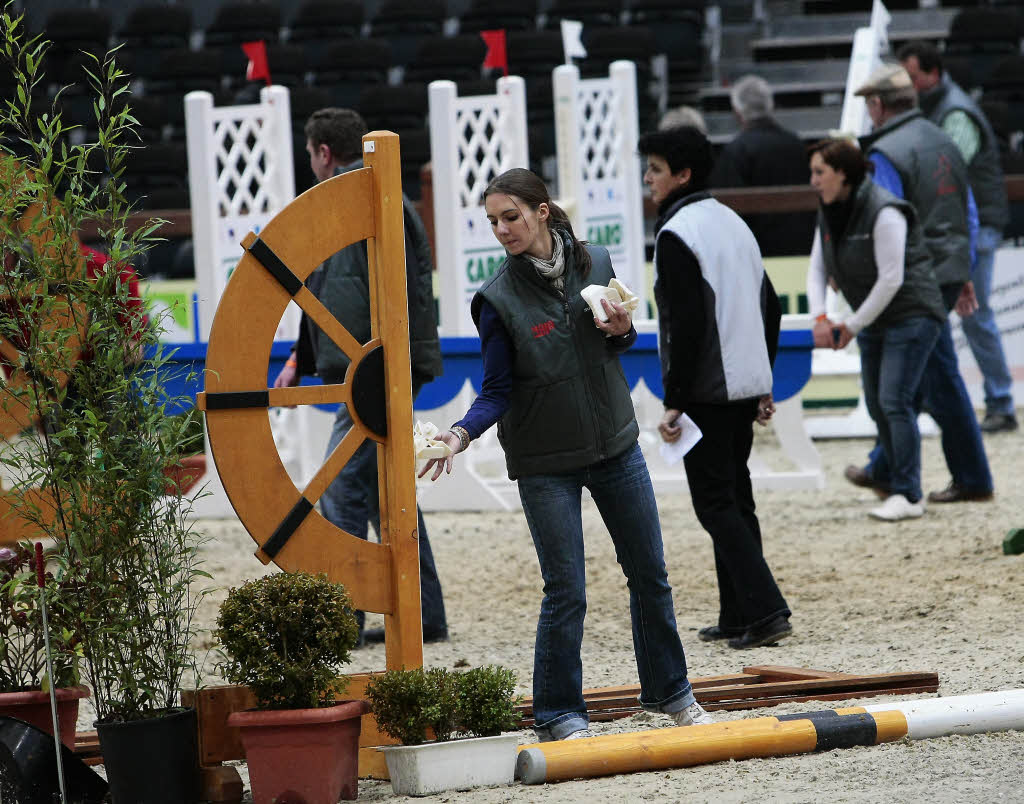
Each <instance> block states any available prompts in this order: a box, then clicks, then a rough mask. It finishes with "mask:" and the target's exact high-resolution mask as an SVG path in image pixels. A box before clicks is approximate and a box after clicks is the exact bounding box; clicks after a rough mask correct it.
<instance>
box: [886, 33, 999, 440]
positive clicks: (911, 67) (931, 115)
mask: <svg viewBox="0 0 1024 804" xmlns="http://www.w3.org/2000/svg"><path fill="white" fill-rule="evenodd" d="M899 59H900V62H901V63H902V64H903V66H904V68H906V71H907V73H908V74H909V75H910V79H911V81H912V82H913V84H914V89H915V90H917V99H918V103H919V104H920V106H921V110H922V111H923V112H924V113H925V114H926V115H927V116H928V119H929V120H931V121H932V122H933V123H935V125H937V126H940V127H941V128H942V130H943V131H945V132H946V134H948V135H949V138H950V139H951V140H953V142H954V143H955V144H956V147H957V148H958V149H959V150H960V153H961V155H962V156H963V158H964V162H966V163H967V177H968V180H969V181H970V183H971V190H972V191H973V192H974V197H975V199H976V200H977V202H978V220H979V227H978V243H977V252H978V258H977V262H976V263H975V266H974V275H973V276H972V280H973V289H974V293H975V297H976V299H977V305H978V309H977V310H975V311H974V313H973V314H972V315H966V316H964V318H963V328H964V335H966V336H967V344H968V345H969V346H970V347H971V352H972V353H973V354H974V359H975V360H976V361H977V362H978V368H979V369H981V374H982V376H983V377H984V385H985V419H984V421H982V423H981V429H982V430H984V431H985V432H986V433H997V432H1002V431H1008V430H1016V429H1017V417H1016V415H1015V412H1014V407H1013V378H1012V377H1011V376H1010V369H1009V367H1008V366H1007V364H1006V355H1005V354H1004V353H1003V340H1002V335H1001V334H1000V332H999V327H998V325H997V324H996V320H995V313H994V312H993V311H992V307H991V305H990V304H989V294H990V292H991V290H992V268H993V266H994V264H995V251H996V248H998V246H999V243H1000V242H1001V241H1002V239H1003V229H1004V228H1005V227H1006V224H1007V223H1008V222H1009V220H1010V207H1009V202H1008V200H1007V198H1006V183H1005V180H1004V178H1003V168H1002V163H1001V161H1000V157H999V145H998V143H997V141H996V135H995V132H994V131H993V130H992V126H990V125H989V122H988V119H987V118H986V117H985V114H984V112H982V111H981V109H979V108H978V105H977V104H976V103H975V102H974V100H973V99H972V98H971V96H970V95H968V94H967V93H966V92H964V91H963V90H962V89H961V88H960V87H959V86H958V85H957V83H956V82H955V81H954V80H953V79H952V78H950V77H949V73H947V72H944V71H943V69H942V57H941V56H940V55H939V51H938V50H937V49H936V48H935V46H934V45H932V44H931V43H929V42H910V43H908V44H906V45H904V46H903V47H902V48H901V49H900V52H899Z"/></svg>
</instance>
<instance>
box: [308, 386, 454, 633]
mask: <svg viewBox="0 0 1024 804" xmlns="http://www.w3.org/2000/svg"><path fill="white" fill-rule="evenodd" d="M417 391H419V387H418V385H417V384H415V383H414V385H413V398H414V399H415V397H416V392H417ZM351 429H352V417H351V416H349V413H348V408H347V407H346V406H345V405H340V406H339V407H338V414H337V416H335V418H334V427H333V429H332V430H331V437H330V439H329V440H328V442H327V454H328V455H330V454H331V452H333V451H334V448H335V447H336V446H338V444H339V443H341V439H342V438H344V437H345V434H346V433H347V432H348V431H349V430H351ZM320 508H321V510H322V512H323V515H324V518H325V519H326V520H327V521H328V522H330V523H331V524H332V525H336V526H337V527H339V528H341V529H342V530H344V531H347V532H348V533H351V534H352V535H353V536H357V537H358V538H360V539H364V540H365V539H366V538H367V537H368V536H369V528H368V525H369V524H372V525H373V529H374V530H375V531H377V533H378V534H380V495H379V490H378V487H377V442H376V441H371V440H370V439H367V440H366V441H364V442H363V443H362V444H360V445H359V449H357V450H356V451H355V453H354V454H353V455H352V457H351V458H349V460H348V462H347V463H346V464H345V465H344V466H343V467H342V468H341V471H340V472H338V476H337V477H335V478H334V480H333V481H332V482H331V485H329V486H328V487H327V491H325V492H324V493H323V496H322V497H321V498H320ZM416 516H417V518H418V520H419V521H418V533H419V542H420V545H419V547H420V609H421V618H422V621H423V635H424V638H427V639H429V638H440V637H446V636H447V635H448V621H447V619H446V618H445V613H444V598H443V597H442V595H441V581H440V580H438V577H437V567H436V566H435V564H434V553H433V551H432V550H431V549H430V540H429V539H428V538H427V525H426V523H425V522H424V521H423V512H422V511H420V508H419V506H418V505H417V506H416ZM356 617H357V619H358V620H359V633H360V634H361V633H362V632H363V622H364V621H365V616H364V614H363V612H361V611H360V612H357V613H356Z"/></svg>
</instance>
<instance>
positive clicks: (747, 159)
mask: <svg viewBox="0 0 1024 804" xmlns="http://www.w3.org/2000/svg"><path fill="white" fill-rule="evenodd" d="M808 164H809V160H808V157H807V149H806V148H805V147H804V144H803V143H802V142H801V141H800V138H799V137H797V136H796V134H794V133H792V132H791V131H787V130H786V129H784V128H783V127H782V126H780V125H779V124H778V123H776V122H775V121H774V120H772V119H771V118H769V117H765V118H762V119H760V120H754V121H752V122H751V123H749V124H748V125H747V126H746V127H745V128H744V129H743V130H742V131H741V132H740V133H739V134H737V135H736V137H735V139H733V141H732V142H730V143H729V144H728V145H726V146H725V147H724V148H723V149H722V152H721V153H720V154H719V156H718V159H717V160H716V161H715V166H714V169H713V170H712V171H711V177H710V179H709V180H708V186H709V187H711V188H714V189H718V188H725V187H775V186H779V185H787V184H807V183H808V182H809V181H810V168H809V167H808ZM743 220H744V222H745V223H746V224H747V226H749V227H750V231H752V232H753V233H754V237H756V238H757V244H758V246H760V247H761V254H762V256H765V257H779V256H791V255H795V254H800V255H803V254H810V252H811V240H812V238H813V236H814V222H815V214H814V213H813V212H783V213H775V212H768V213H759V214H756V215H744V216H743Z"/></svg>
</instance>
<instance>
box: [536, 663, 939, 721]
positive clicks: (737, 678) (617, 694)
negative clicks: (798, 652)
mask: <svg viewBox="0 0 1024 804" xmlns="http://www.w3.org/2000/svg"><path fill="white" fill-rule="evenodd" d="M690 683H691V685H692V686H693V691H694V696H695V697H696V698H697V700H698V701H699V702H700V704H701V705H702V706H704V708H705V709H708V710H709V711H714V710H717V709H757V708H761V707H765V706H776V705H777V704H780V703H787V702H804V701H813V700H843V699H848V698H857V697H869V696H874V695H895V694H908V695H909V694H913V693H919V692H935V691H936V690H938V686H939V677H938V674H937V673H932V672H911V673H878V674H871V675H853V674H850V673H833V672H829V671H825V670H811V669H805V668H799V667H784V666H778V665H764V666H761V667H746V668H744V672H743V673H736V674H731V675H727V676H707V677H702V678H694V679H691V682H690ZM639 696H640V686H639V685H638V684H633V685H626V686H619V687H605V688H598V689H590V690H585V691H584V700H585V701H586V702H587V711H588V713H589V715H590V718H591V720H614V719H616V718H621V717H628V716H630V715H632V714H635V713H636V712H638V711H640V704H639ZM517 709H518V711H519V712H520V713H521V714H522V715H523V725H524V726H529V725H531V724H532V723H533V720H532V719H531V716H532V714H533V708H532V700H531V699H530V698H527V699H526V700H525V701H524V702H523V703H522V704H520V705H519V706H518V707H517Z"/></svg>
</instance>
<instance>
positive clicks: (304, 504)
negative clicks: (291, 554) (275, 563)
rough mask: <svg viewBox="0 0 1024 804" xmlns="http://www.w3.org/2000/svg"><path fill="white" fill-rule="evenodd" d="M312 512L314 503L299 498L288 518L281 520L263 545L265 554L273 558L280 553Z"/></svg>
mask: <svg viewBox="0 0 1024 804" xmlns="http://www.w3.org/2000/svg"><path fill="white" fill-rule="evenodd" d="M312 510H313V503H311V502H310V501H309V500H307V499H306V498H305V497H299V501H298V502H297V503H295V505H294V506H293V507H292V510H291V511H289V512H288V516H286V517H285V518H284V519H283V520H281V524H280V525H278V526H277V529H276V530H275V531H274V532H273V533H272V534H271V536H270V538H269V539H267V541H266V544H264V545H263V552H264V553H266V554H267V555H268V556H270V557H271V558H273V557H274V556H276V555H277V554H278V553H280V552H281V548H283V547H284V546H285V544H286V543H287V541H288V540H289V539H290V538H291V537H292V534H293V533H295V531H297V530H298V529H299V525H301V524H302V523H303V522H304V521H305V519H306V517H307V516H308V515H309V512H310V511H312Z"/></svg>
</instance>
